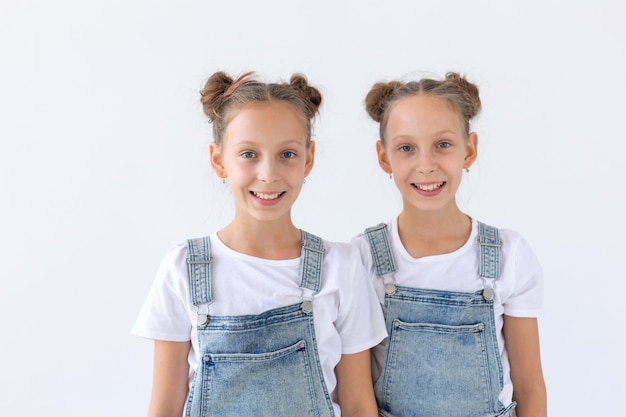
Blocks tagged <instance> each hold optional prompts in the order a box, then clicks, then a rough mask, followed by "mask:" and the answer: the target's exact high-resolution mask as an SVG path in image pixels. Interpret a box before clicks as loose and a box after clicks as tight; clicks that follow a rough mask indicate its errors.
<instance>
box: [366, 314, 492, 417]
mask: <svg viewBox="0 0 626 417" xmlns="http://www.w3.org/2000/svg"><path fill="white" fill-rule="evenodd" d="M485 338H486V335H485V331H484V325H483V324H482V323H476V324H472V325H460V326H449V325H442V324H432V323H406V322H403V321H401V320H397V319H396V320H395V321H394V322H393V325H392V328H391V333H390V335H389V341H388V344H389V346H388V351H387V358H386V363H385V369H384V371H383V374H382V376H381V378H380V379H379V380H378V382H377V385H376V396H377V399H378V402H379V407H380V409H381V412H382V413H383V414H384V413H389V415H420V416H422V415H423V416H429V417H437V416H451V415H476V416H478V415H490V412H491V411H492V407H491V402H492V401H491V399H490V398H491V397H490V393H491V381H490V378H489V371H488V356H487V349H486V339H485Z"/></svg>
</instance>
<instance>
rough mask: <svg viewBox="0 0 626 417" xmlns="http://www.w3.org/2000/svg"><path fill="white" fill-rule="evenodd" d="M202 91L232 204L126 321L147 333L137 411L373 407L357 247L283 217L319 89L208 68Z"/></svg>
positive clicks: (217, 168)
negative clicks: (146, 369) (143, 400)
mask: <svg viewBox="0 0 626 417" xmlns="http://www.w3.org/2000/svg"><path fill="white" fill-rule="evenodd" d="M201 101H202V104H203V108H204V112H205V114H206V115H207V116H208V118H209V120H210V121H211V122H212V123H213V136H214V142H213V143H211V145H210V147H209V152H210V160H211V166H212V168H213V170H214V172H215V173H216V174H217V176H218V177H220V178H222V181H223V182H224V181H226V180H228V182H229V185H230V189H231V191H232V194H233V197H234V201H235V215H234V218H233V220H232V221H231V222H230V224H228V225H227V226H226V227H224V228H223V229H221V230H219V231H218V232H216V233H213V234H211V235H210V236H208V237H204V238H200V239H190V240H189V241H187V242H185V243H181V244H179V245H176V246H174V247H173V248H172V249H171V250H170V251H169V252H168V253H167V255H166V256H165V259H164V260H163V262H162V264H161V267H160V269H159V271H158V274H157V277H156V280H155V283H154V285H153V287H152V289H151V292H150V294H149V296H148V299H147V300H146V302H145V304H144V306H143V308H142V310H141V313H140V315H139V318H138V319H137V321H136V323H135V325H134V328H133V332H134V333H135V334H137V335H139V336H143V337H147V338H150V339H154V340H155V350H154V380H153V388H152V397H151V401H150V408H149V415H150V416H151V417H155V416H181V415H182V414H183V409H184V415H185V416H188V417H190V416H238V417H240V416H289V417H293V416H339V415H341V414H342V415H344V416H375V415H377V411H376V402H375V399H374V394H373V388H372V381H371V374H370V356H369V355H370V354H369V349H370V347H372V346H374V345H376V344H377V343H379V342H380V341H381V340H382V339H384V337H385V336H386V331H385V325H384V321H383V319H382V315H381V314H380V306H379V305H378V303H377V302H376V295H375V293H374V290H373V288H372V286H371V284H370V283H369V282H368V280H367V277H366V275H365V273H364V272H365V271H364V270H362V266H361V265H360V263H359V262H354V260H355V259H356V260H357V261H358V259H359V255H358V252H357V251H356V250H354V248H352V247H351V246H350V245H348V244H345V243H344V244H339V243H331V242H327V241H323V240H322V239H320V238H318V237H316V236H314V235H312V234H309V233H307V232H305V231H301V230H299V229H298V228H296V226H294V224H293V223H292V220H291V207H292V205H293V203H294V202H295V200H296V198H297V197H298V194H299V193H300V189H301V188H302V184H303V183H304V180H305V177H306V176H307V175H308V174H309V172H310V171H311V169H312V167H313V160H314V151H315V144H314V142H312V141H311V122H312V119H313V118H314V116H315V115H316V114H317V113H318V108H319V106H320V104H321V101H322V98H321V95H320V93H319V91H318V90H317V89H316V88H314V87H312V86H309V84H308V82H307V80H306V78H305V77H304V76H302V75H294V76H292V77H291V81H290V83H267V84H266V83H263V82H259V81H256V80H253V79H252V78H251V77H250V73H248V74H245V75H243V76H241V77H239V78H238V79H236V80H233V79H232V78H231V77H230V76H228V75H227V74H225V73H223V72H217V73H215V74H213V75H212V76H211V77H210V78H209V80H208V81H207V83H206V85H205V88H204V90H203V91H202V99H201ZM359 268H361V270H360V269H359Z"/></svg>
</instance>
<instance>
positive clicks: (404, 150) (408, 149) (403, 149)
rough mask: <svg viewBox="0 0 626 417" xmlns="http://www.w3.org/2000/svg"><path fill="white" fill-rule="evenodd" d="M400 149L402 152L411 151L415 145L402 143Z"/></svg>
mask: <svg viewBox="0 0 626 417" xmlns="http://www.w3.org/2000/svg"><path fill="white" fill-rule="evenodd" d="M398 150H399V151H400V152H411V151H412V150H413V147H411V146H409V145H402V146H400V147H399V148H398Z"/></svg>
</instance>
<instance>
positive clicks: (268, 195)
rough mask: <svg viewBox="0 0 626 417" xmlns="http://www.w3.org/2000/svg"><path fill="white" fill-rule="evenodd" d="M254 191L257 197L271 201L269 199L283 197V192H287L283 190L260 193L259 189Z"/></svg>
mask: <svg viewBox="0 0 626 417" xmlns="http://www.w3.org/2000/svg"><path fill="white" fill-rule="evenodd" d="M250 192H251V193H252V195H254V196H255V197H256V198H259V199H261V200H265V201H269V200H276V199H277V198H279V197H281V196H282V195H283V194H285V192H284V191H281V192H279V193H260V192H258V191H250Z"/></svg>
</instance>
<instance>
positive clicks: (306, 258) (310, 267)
mask: <svg viewBox="0 0 626 417" xmlns="http://www.w3.org/2000/svg"><path fill="white" fill-rule="evenodd" d="M301 232H302V254H301V255H300V288H306V289H308V290H311V291H312V292H313V293H316V292H318V291H319V290H320V288H321V287H322V261H323V259H324V242H323V241H322V239H321V238H320V237H317V236H315V235H312V234H311V233H308V232H305V231H304V230H301Z"/></svg>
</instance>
